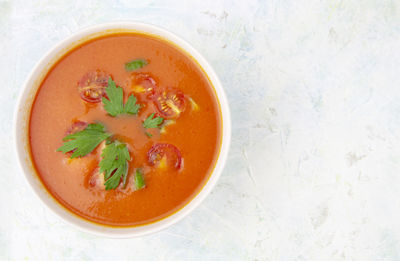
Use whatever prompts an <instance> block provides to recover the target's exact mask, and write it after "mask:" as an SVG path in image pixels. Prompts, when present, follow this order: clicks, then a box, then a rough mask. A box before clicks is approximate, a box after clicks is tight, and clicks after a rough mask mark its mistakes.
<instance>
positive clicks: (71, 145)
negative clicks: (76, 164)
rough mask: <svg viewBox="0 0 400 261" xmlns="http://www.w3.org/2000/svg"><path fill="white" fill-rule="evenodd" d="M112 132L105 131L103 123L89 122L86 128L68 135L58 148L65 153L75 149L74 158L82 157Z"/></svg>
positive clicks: (72, 156)
mask: <svg viewBox="0 0 400 261" xmlns="http://www.w3.org/2000/svg"><path fill="white" fill-rule="evenodd" d="M110 136H111V134H108V133H106V132H104V126H103V125H102V124H89V125H88V126H87V127H86V128H85V129H84V130H82V131H78V132H76V133H73V134H70V135H68V136H66V137H65V138H64V139H63V141H64V144H63V145H62V146H61V147H59V148H58V149H57V151H61V152H63V153H67V152H69V151H73V153H72V155H71V159H72V158H76V157H82V156H85V155H87V154H89V153H90V152H92V151H93V150H94V149H95V148H96V147H97V146H98V145H99V144H100V142H102V141H103V140H105V139H107V138H108V137H110Z"/></svg>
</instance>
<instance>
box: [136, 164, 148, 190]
mask: <svg viewBox="0 0 400 261" xmlns="http://www.w3.org/2000/svg"><path fill="white" fill-rule="evenodd" d="M145 186H146V184H145V182H144V178H143V174H142V171H141V170H140V169H137V170H136V173H135V189H136V190H139V189H141V188H144V187H145Z"/></svg>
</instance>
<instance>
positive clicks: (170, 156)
mask: <svg viewBox="0 0 400 261" xmlns="http://www.w3.org/2000/svg"><path fill="white" fill-rule="evenodd" d="M147 158H148V161H149V164H150V165H152V166H157V168H167V167H168V168H175V169H177V170H179V169H180V168H181V167H182V155H181V152H180V151H179V150H178V148H177V147H175V146H174V145H172V144H169V143H156V144H154V145H153V146H152V147H151V149H150V150H149V151H148V152H147Z"/></svg>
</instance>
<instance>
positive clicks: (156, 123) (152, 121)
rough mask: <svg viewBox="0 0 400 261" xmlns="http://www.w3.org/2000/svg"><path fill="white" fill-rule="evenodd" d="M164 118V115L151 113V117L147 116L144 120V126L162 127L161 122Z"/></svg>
mask: <svg viewBox="0 0 400 261" xmlns="http://www.w3.org/2000/svg"><path fill="white" fill-rule="evenodd" d="M163 121H164V118H162V117H154V113H152V114H150V116H149V117H147V119H146V120H144V122H143V127H145V128H146V129H150V128H158V127H160V125H161V123H163Z"/></svg>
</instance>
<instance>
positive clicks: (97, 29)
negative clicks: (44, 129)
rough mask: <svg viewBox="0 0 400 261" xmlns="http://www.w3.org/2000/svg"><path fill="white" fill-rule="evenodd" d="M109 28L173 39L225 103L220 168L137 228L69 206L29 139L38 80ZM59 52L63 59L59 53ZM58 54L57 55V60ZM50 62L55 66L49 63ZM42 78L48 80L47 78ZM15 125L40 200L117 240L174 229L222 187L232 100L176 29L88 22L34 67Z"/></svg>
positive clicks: (22, 163)
mask: <svg viewBox="0 0 400 261" xmlns="http://www.w3.org/2000/svg"><path fill="white" fill-rule="evenodd" d="M109 30H112V31H115V30H122V31H124V30H125V31H126V32H129V31H130V32H137V33H143V34H146V35H151V36H155V37H157V38H159V39H161V40H164V41H167V42H170V43H172V44H173V45H174V46H176V47H178V48H179V49H181V51H184V52H185V53H186V54H188V55H190V56H191V58H192V59H194V60H195V61H196V62H197V63H198V64H199V66H200V67H201V69H202V70H203V71H204V73H205V74H206V75H207V77H208V79H209V80H210V82H211V84H212V86H213V87H214V91H215V94H216V97H217V100H218V101H219V107H220V110H221V112H220V113H221V125H222V128H221V145H220V151H219V155H218V158H217V159H216V162H215V165H214V169H213V170H212V172H211V173H210V176H209V178H208V180H207V181H206V182H205V184H204V185H203V187H202V188H201V189H200V190H199V191H198V192H197V194H196V195H194V196H193V197H192V198H191V199H190V200H189V201H188V202H187V203H186V204H185V205H183V206H182V207H180V208H179V209H178V210H176V211H174V212H173V213H171V214H169V215H168V216H166V217H164V218H162V219H159V220H156V221H154V222H150V223H147V224H143V225H139V226H133V227H129V226H128V227H113V226H105V225H101V224H99V223H95V222H92V221H89V220H87V219H85V218H84V217H81V216H79V215H77V214H75V213H73V212H71V211H70V210H68V209H67V208H66V207H64V206H63V205H62V204H61V203H59V202H58V201H57V200H56V199H55V198H54V197H53V196H52V195H51V194H50V193H49V192H48V191H47V189H46V188H45V187H44V185H43V183H42V182H41V181H40V179H39V178H38V177H37V174H36V171H35V169H34V168H33V163H32V160H31V157H30V154H29V150H28V147H29V144H28V137H27V135H28V130H27V128H28V123H27V122H29V116H27V114H30V109H31V106H32V104H33V100H34V97H33V98H32V93H33V96H35V95H36V93H37V90H38V88H39V86H40V84H37V83H36V81H38V79H39V78H40V76H42V75H43V74H44V75H46V74H47V72H48V70H49V69H50V68H51V67H52V66H53V65H54V64H55V63H56V62H57V61H58V60H59V59H60V58H61V57H62V56H63V55H64V54H65V53H67V52H68V51H69V50H71V49H73V48H74V47H73V43H76V42H78V41H82V42H86V41H88V39H86V40H83V39H85V37H89V36H91V35H94V34H96V33H97V34H99V36H102V35H107V33H106V32H107V31H109ZM110 34H112V33H110ZM97 37H98V36H94V37H93V38H97ZM82 42H81V43H82ZM77 45H79V44H75V46H77ZM60 54H62V55H60ZM57 55H58V56H59V57H57ZM54 57H57V58H56V59H55V58H54ZM49 64H51V65H50V66H49ZM40 81H42V79H41V80H40ZM38 85H39V86H38ZM29 99H31V101H30V103H29V104H30V105H29V106H26V105H25V102H26V101H29ZM26 117H28V118H26ZM13 123H14V124H13V128H14V130H13V134H14V141H15V153H16V156H17V159H18V165H19V167H20V170H21V171H22V172H23V174H24V177H25V180H26V182H27V183H28V184H29V187H30V188H31V190H32V191H33V194H35V195H36V196H37V197H38V198H39V201H41V202H42V203H43V204H44V205H45V206H46V207H47V209H49V210H50V211H51V212H53V213H54V214H55V215H56V216H58V217H59V218H60V219H61V220H63V221H64V222H65V223H67V224H70V225H71V226H72V227H75V228H77V229H78V230H81V231H84V232H88V233H90V234H94V235H98V236H105V237H111V238H131V237H139V236H144V235H148V234H152V233H155V232H158V231H160V230H163V229H165V228H167V227H170V226H172V225H173V224H175V223H177V222H179V221H180V220H182V219H183V218H184V217H186V216H187V215H188V214H189V213H190V212H192V211H193V210H194V209H195V208H196V207H198V206H199V205H200V204H201V203H202V202H203V200H204V199H205V198H206V197H207V195H208V194H209V193H210V192H211V190H212V189H213V187H214V186H215V185H216V183H217V181H218V179H219V177H220V176H221V173H222V171H223V168H224V165H225V163H226V160H227V156H228V151H229V147H230V142H231V116H230V110H229V104H228V100H227V98H226V94H225V91H224V89H223V87H222V84H221V82H220V80H219V78H218V76H217V74H216V73H215V71H214V70H213V68H212V66H211V65H210V64H209V63H208V62H207V61H206V59H205V58H204V57H203V56H202V55H201V54H200V53H199V52H198V51H197V50H196V49H195V48H194V47H192V45H191V44H189V43H188V42H187V41H185V40H184V39H182V38H180V37H178V36H177V35H175V34H174V33H172V32H171V31H169V30H166V29H164V28H162V27H160V26H155V25H152V24H149V23H143V22H136V21H114V22H108V23H101V24H96V25H92V26H87V27H84V28H82V29H81V30H78V31H76V32H74V33H72V34H70V35H69V36H68V37H66V38H64V39H63V40H61V41H59V42H58V43H57V44H56V45H54V46H53V47H52V48H51V49H50V50H49V51H48V52H47V53H46V54H44V55H43V56H42V57H41V59H40V60H39V61H38V62H37V63H36V65H35V66H34V67H33V69H32V70H31V72H30V74H29V76H28V77H27V78H26V80H25V82H24V84H23V87H22V88H21V90H20V92H19V95H18V99H17V103H16V108H15V111H14V120H13ZM24 139H25V140H24Z"/></svg>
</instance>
